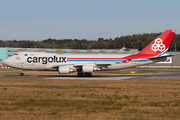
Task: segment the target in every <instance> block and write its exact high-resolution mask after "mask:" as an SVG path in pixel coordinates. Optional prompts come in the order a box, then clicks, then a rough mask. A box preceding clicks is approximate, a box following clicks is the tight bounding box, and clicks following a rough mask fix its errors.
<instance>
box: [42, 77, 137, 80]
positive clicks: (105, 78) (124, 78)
mask: <svg viewBox="0 0 180 120" xmlns="http://www.w3.org/2000/svg"><path fill="white" fill-rule="evenodd" d="M134 78H137V77H49V78H45V79H72V80H73V79H76V80H127V79H134Z"/></svg>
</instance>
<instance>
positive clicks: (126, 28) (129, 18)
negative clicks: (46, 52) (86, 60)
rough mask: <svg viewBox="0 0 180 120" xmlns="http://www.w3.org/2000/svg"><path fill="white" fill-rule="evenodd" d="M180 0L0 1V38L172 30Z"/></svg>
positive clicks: (178, 23) (179, 23) (177, 25)
mask: <svg viewBox="0 0 180 120" xmlns="http://www.w3.org/2000/svg"><path fill="white" fill-rule="evenodd" d="M179 5H180V0H0V40H44V39H48V38H54V39H87V40H98V38H104V39H109V38H112V39H114V38H116V37H121V36H125V35H132V34H142V33H159V32H163V31H165V30H166V29H175V30H176V33H177V34H179V33H180V7H179Z"/></svg>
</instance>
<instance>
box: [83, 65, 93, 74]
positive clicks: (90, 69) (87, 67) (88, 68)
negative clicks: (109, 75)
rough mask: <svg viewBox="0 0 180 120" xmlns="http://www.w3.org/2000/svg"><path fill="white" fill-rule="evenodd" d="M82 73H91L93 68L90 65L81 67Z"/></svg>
mask: <svg viewBox="0 0 180 120" xmlns="http://www.w3.org/2000/svg"><path fill="white" fill-rule="evenodd" d="M82 71H83V72H84V73H92V72H94V67H93V66H92V65H83V66H82Z"/></svg>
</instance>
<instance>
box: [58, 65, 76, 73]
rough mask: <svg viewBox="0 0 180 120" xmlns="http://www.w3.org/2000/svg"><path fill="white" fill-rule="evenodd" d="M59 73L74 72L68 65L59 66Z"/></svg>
mask: <svg viewBox="0 0 180 120" xmlns="http://www.w3.org/2000/svg"><path fill="white" fill-rule="evenodd" d="M58 70H59V74H68V73H71V72H74V70H73V69H71V68H69V67H68V66H59V69H58Z"/></svg>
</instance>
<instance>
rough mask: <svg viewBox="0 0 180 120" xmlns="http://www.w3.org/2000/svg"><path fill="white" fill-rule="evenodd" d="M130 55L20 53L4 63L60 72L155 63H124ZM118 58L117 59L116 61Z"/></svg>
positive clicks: (108, 68)
mask: <svg viewBox="0 0 180 120" xmlns="http://www.w3.org/2000/svg"><path fill="white" fill-rule="evenodd" d="M128 55H130V54H55V53H44V52H19V53H18V55H14V56H12V57H10V58H8V59H6V60H5V61H4V63H5V64H6V65H8V66H11V67H14V68H18V69H25V70H58V66H68V67H70V68H72V69H77V67H76V66H78V65H91V66H94V67H95V66H96V67H97V66H98V64H100V65H101V64H110V65H108V66H100V70H119V69H125V68H131V67H135V66H139V65H145V64H150V63H153V61H150V60H147V61H144V62H140V61H138V60H134V61H133V60H132V61H131V62H129V63H122V61H124V60H122V59H120V58H122V57H125V56H128ZM116 58H117V59H116Z"/></svg>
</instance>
